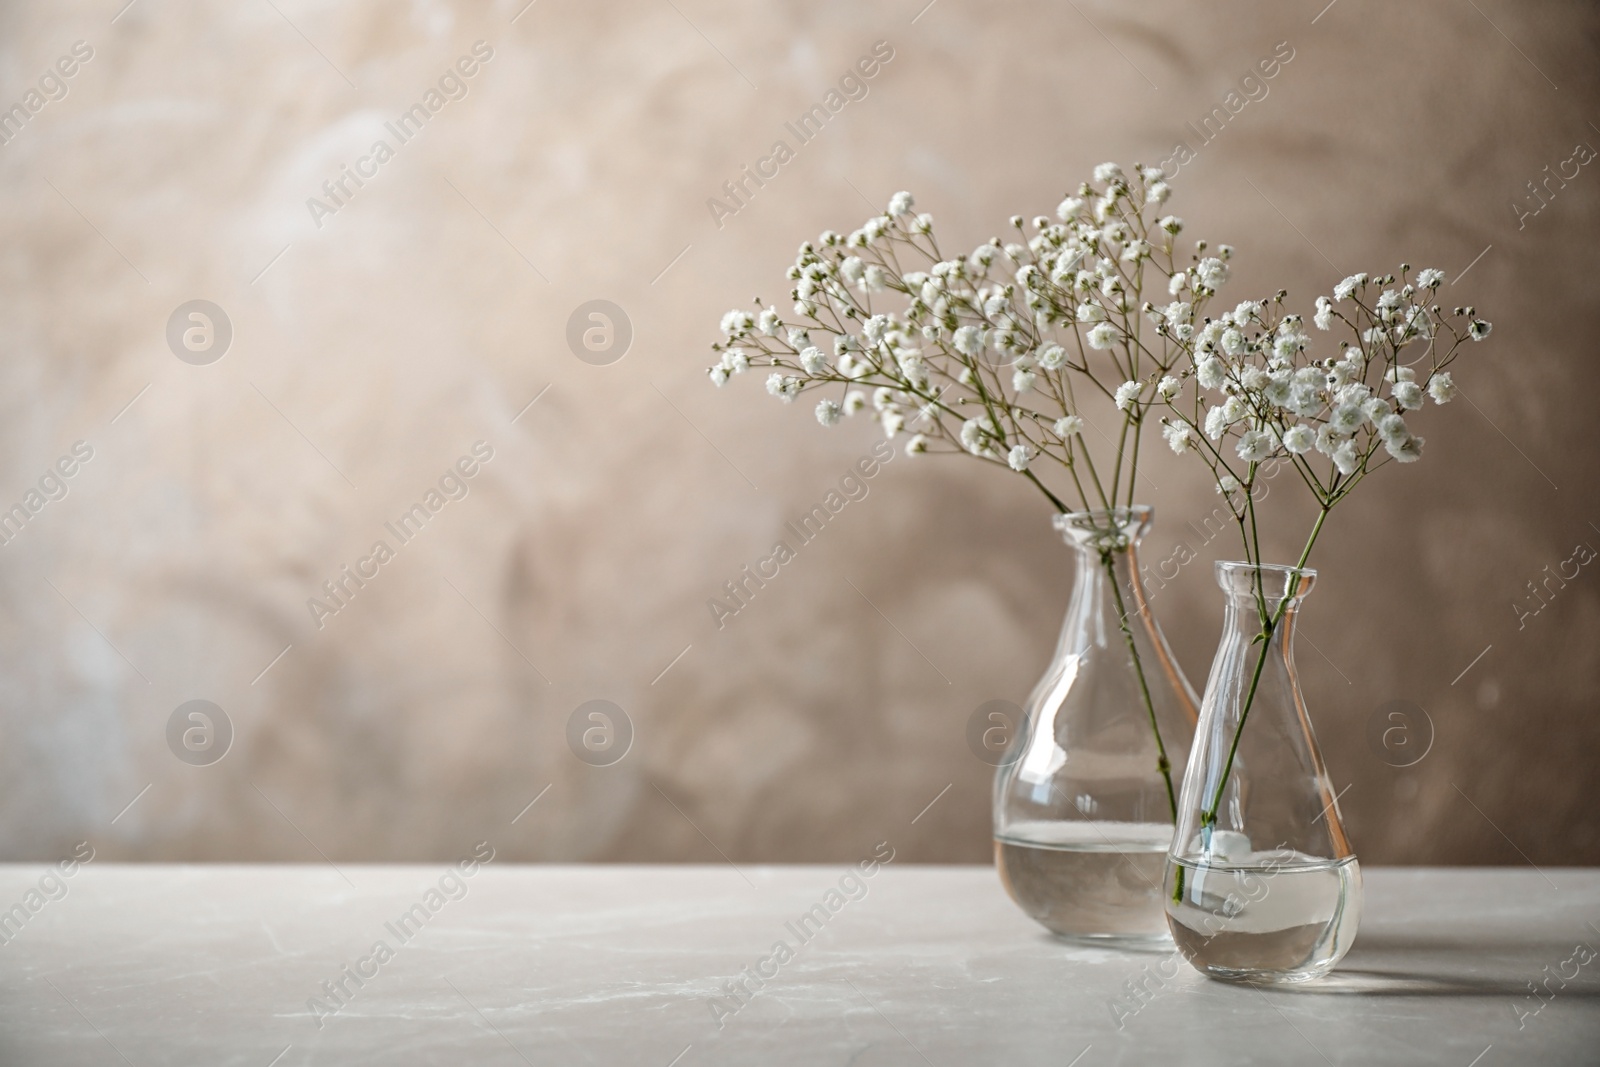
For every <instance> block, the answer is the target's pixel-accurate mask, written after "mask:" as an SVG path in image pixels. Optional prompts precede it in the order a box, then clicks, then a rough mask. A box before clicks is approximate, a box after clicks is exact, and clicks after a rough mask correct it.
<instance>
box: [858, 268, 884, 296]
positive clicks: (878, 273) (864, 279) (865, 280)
mask: <svg viewBox="0 0 1600 1067" xmlns="http://www.w3.org/2000/svg"><path fill="white" fill-rule="evenodd" d="M888 285H889V276H888V275H887V274H885V273H884V270H883V268H882V267H880V266H878V265H877V264H876V263H871V264H868V266H867V269H866V270H865V271H863V272H862V275H861V288H863V289H865V290H866V291H867V292H869V293H881V292H883V290H884V289H886V288H887V287H888Z"/></svg>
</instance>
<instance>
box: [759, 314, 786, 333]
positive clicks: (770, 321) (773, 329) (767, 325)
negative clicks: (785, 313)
mask: <svg viewBox="0 0 1600 1067" xmlns="http://www.w3.org/2000/svg"><path fill="white" fill-rule="evenodd" d="M760 325H761V332H762V333H764V334H766V335H767V336H768V337H776V336H778V330H779V329H781V328H782V327H783V320H782V319H780V318H778V309H777V308H770V307H769V308H767V309H766V310H765V311H763V312H762V313H761V319H760Z"/></svg>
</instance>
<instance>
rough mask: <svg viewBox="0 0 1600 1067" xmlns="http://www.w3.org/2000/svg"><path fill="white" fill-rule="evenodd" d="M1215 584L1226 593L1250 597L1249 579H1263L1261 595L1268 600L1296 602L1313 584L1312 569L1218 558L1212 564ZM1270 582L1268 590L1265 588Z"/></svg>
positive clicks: (1313, 569) (1314, 579)
mask: <svg viewBox="0 0 1600 1067" xmlns="http://www.w3.org/2000/svg"><path fill="white" fill-rule="evenodd" d="M1215 568H1216V577H1217V585H1218V586H1220V587H1221V588H1222V590H1223V591H1224V592H1226V593H1231V594H1234V595H1240V594H1242V595H1245V596H1248V595H1250V594H1251V593H1252V592H1253V591H1254V590H1253V589H1252V578H1253V577H1254V576H1256V575H1260V576H1261V578H1262V579H1263V583H1262V584H1263V587H1264V588H1263V589H1262V593H1263V595H1265V596H1266V597H1267V598H1268V599H1270V600H1281V599H1283V598H1284V597H1293V598H1294V599H1295V600H1297V601H1298V600H1299V599H1300V598H1302V597H1304V596H1305V595H1306V594H1307V593H1309V592H1311V589H1312V587H1313V586H1315V585H1316V584H1317V569H1316V568H1315V567H1296V566H1293V565H1292V564H1288V563H1250V562H1248V561H1246V560H1242V559H1219V560H1217V562H1216V564H1215ZM1269 583H1270V587H1267V586H1268V585H1269Z"/></svg>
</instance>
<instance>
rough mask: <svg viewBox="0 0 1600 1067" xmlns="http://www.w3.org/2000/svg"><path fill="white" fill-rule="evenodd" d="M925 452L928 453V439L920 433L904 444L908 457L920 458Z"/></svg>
mask: <svg viewBox="0 0 1600 1067" xmlns="http://www.w3.org/2000/svg"><path fill="white" fill-rule="evenodd" d="M926 451H928V439H927V438H926V437H924V436H923V435H922V434H920V433H919V434H917V435H916V436H915V437H913V438H911V440H909V441H907V442H906V455H908V456H920V455H922V454H923V453H924V452H926Z"/></svg>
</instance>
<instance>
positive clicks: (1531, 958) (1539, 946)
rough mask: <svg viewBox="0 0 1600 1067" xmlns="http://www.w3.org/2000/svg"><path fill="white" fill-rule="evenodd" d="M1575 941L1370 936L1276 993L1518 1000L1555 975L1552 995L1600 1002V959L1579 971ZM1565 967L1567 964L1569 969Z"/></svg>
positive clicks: (1505, 936)
mask: <svg viewBox="0 0 1600 1067" xmlns="http://www.w3.org/2000/svg"><path fill="white" fill-rule="evenodd" d="M1574 944H1575V943H1574V942H1573V941H1559V942H1558V941H1550V940H1545V941H1541V942H1529V941H1528V940H1526V939H1523V940H1514V939H1512V936H1511V934H1510V933H1509V932H1506V931H1501V932H1500V936H1487V937H1484V938H1482V939H1472V940H1469V939H1463V938H1461V937H1452V938H1449V939H1446V938H1444V937H1438V938H1431V937H1428V936H1427V935H1417V934H1410V933H1395V934H1387V933H1373V934H1371V935H1366V934H1363V935H1362V936H1361V937H1360V938H1359V939H1358V940H1357V942H1356V945H1355V948H1354V949H1353V950H1352V951H1351V953H1350V956H1349V957H1347V959H1346V962H1345V963H1344V964H1343V965H1341V966H1339V967H1338V968H1336V969H1335V970H1334V972H1333V973H1332V974H1330V975H1328V976H1327V977H1325V978H1322V979H1320V980H1318V981H1316V982H1312V983H1308V984H1307V985H1303V986H1277V987H1273V990H1272V991H1273V992H1283V993H1290V994H1310V995H1323V994H1326V995H1334V996H1337V995H1341V994H1345V995H1348V994H1357V995H1361V996H1388V997H1470V996H1480V997H1513V998H1516V997H1525V996H1528V995H1529V993H1530V989H1529V983H1533V984H1534V985H1538V984H1539V983H1540V982H1542V981H1543V980H1545V979H1547V978H1548V979H1550V980H1551V983H1552V984H1551V986H1550V989H1549V991H1550V992H1554V993H1555V994H1556V995H1558V996H1560V997H1563V998H1566V997H1573V998H1577V999H1581V1000H1592V999H1600V960H1596V961H1593V962H1590V963H1589V964H1587V965H1586V966H1579V967H1578V968H1577V972H1576V973H1575V974H1572V973H1571V971H1572V969H1573V968H1572V956H1573V949H1574ZM1396 957H1399V959H1396V963H1395V965H1394V966H1387V965H1386V963H1387V959H1395V958H1396ZM1419 957H1421V960H1420V963H1421V966H1420V967H1419V966H1418V963H1419V959H1418V958H1419ZM1456 961H1459V963H1456ZM1563 963H1565V964H1566V965H1567V966H1566V968H1565V970H1563V967H1562V965H1563ZM1547 967H1548V968H1549V969H1548V970H1546V968H1547ZM1563 978H1565V981H1564V982H1563Z"/></svg>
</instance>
